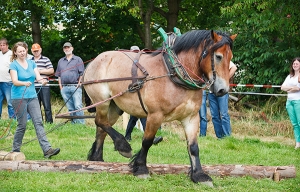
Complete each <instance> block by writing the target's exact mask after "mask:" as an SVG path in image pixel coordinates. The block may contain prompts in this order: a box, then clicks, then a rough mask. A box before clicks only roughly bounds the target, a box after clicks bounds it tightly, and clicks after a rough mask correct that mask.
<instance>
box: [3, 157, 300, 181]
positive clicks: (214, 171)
mask: <svg viewBox="0 0 300 192" xmlns="http://www.w3.org/2000/svg"><path fill="white" fill-rule="evenodd" d="M148 168H149V171H150V173H154V174H180V173H185V174H188V172H189V169H190V166H189V165H175V164H148ZM202 168H203V170H204V172H205V173H207V174H209V175H213V176H220V177H223V176H232V177H244V176H251V177H253V178H257V179H259V178H270V179H274V180H275V181H279V180H280V179H287V178H295V177H296V169H295V167H294V166H250V165H203V166H202ZM0 170H10V171H17V170H18V171H24V170H28V171H43V172H45V171H60V172H69V171H76V172H82V173H98V172H109V173H121V174H130V173H131V169H130V168H129V166H128V164H127V163H107V162H95V161H0Z"/></svg>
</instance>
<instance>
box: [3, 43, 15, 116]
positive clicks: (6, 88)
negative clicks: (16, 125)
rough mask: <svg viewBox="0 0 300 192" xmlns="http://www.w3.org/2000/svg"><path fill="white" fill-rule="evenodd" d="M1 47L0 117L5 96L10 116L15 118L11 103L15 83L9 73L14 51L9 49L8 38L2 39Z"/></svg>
mask: <svg viewBox="0 0 300 192" xmlns="http://www.w3.org/2000/svg"><path fill="white" fill-rule="evenodd" d="M0 49H1V52H0V119H1V116H2V103H3V99H4V98H5V99H6V102H7V109H8V117H9V118H13V116H14V109H13V106H12V104H11V87H12V85H13V84H12V81H11V77H10V75H9V73H8V70H9V65H10V58H11V56H12V51H11V50H9V49H8V42H7V39H5V38H2V39H0Z"/></svg>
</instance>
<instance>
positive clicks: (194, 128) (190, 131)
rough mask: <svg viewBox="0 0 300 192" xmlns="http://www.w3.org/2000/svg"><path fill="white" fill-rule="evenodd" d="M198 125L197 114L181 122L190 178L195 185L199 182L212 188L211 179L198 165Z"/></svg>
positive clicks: (199, 164)
mask: <svg viewBox="0 0 300 192" xmlns="http://www.w3.org/2000/svg"><path fill="white" fill-rule="evenodd" d="M199 123H200V121H199V115H198V114H197V115H195V116H194V117H187V118H186V119H185V120H183V121H182V124H183V126H184V129H185V134H186V139H187V149H188V153H189V158H190V163H191V170H190V178H191V180H192V181H193V182H195V183H197V182H200V183H203V184H206V185H208V186H211V187H213V183H212V178H211V177H210V176H208V175H207V174H206V173H204V171H203V169H202V166H201V163H200V157H199V147H198V129H199Z"/></svg>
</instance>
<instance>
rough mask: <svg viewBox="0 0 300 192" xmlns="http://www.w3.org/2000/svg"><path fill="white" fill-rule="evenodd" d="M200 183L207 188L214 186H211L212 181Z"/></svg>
mask: <svg viewBox="0 0 300 192" xmlns="http://www.w3.org/2000/svg"><path fill="white" fill-rule="evenodd" d="M201 183H202V184H204V185H207V186H209V187H214V184H213V182H212V181H204V182H201Z"/></svg>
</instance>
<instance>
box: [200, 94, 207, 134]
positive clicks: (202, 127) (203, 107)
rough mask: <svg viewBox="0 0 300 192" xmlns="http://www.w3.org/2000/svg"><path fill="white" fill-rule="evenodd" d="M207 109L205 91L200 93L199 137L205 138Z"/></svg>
mask: <svg viewBox="0 0 300 192" xmlns="http://www.w3.org/2000/svg"><path fill="white" fill-rule="evenodd" d="M206 114H207V108H206V90H203V92H202V104H201V107H200V110H199V116H200V135H199V136H206V130H207V117H206Z"/></svg>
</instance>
